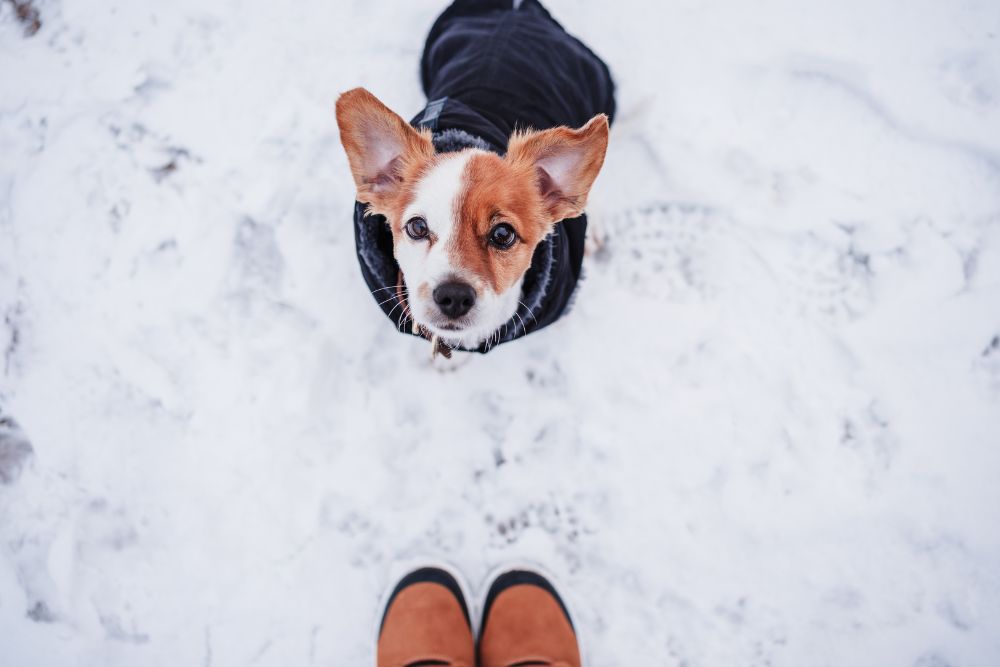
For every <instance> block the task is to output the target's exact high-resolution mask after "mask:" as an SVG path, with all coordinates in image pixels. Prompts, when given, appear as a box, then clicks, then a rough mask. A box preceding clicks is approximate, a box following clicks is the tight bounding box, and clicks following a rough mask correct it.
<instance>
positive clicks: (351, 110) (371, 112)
mask: <svg viewBox="0 0 1000 667" xmlns="http://www.w3.org/2000/svg"><path fill="white" fill-rule="evenodd" d="M337 125H338V126H339V127H340V141H341V143H343V144H344V150H345V151H347V161H348V162H349V163H350V165H351V173H352V174H353V175H354V183H355V185H357V188H358V195H357V198H358V200H359V201H362V202H366V203H368V204H370V205H371V207H372V210H373V211H374V212H377V213H383V214H384V213H385V212H386V210H385V209H386V206H387V205H388V203H389V202H391V201H392V199H393V198H394V197H395V196H396V195H397V194H398V193H399V191H400V188H401V186H402V185H403V184H404V181H405V176H406V173H407V171H408V169H407V168H408V167H409V166H412V165H413V164H415V163H416V162H417V161H419V160H421V159H424V158H430V157H431V156H433V155H434V145H433V144H432V143H431V140H430V137H429V136H428V133H427V132H426V131H423V132H418V131H417V130H415V129H413V127H411V126H410V124H409V123H407V122H406V121H405V120H403V119H402V118H400V117H399V116H398V115H396V114H395V113H393V112H392V111H391V110H390V109H389V108H388V107H386V106H385V105H384V104H382V103H381V102H380V101H379V100H378V98H376V97H375V96H374V95H372V94H371V93H369V92H368V91H367V90H365V89H364V88H355V89H354V90H349V91H347V92H346V93H344V94H343V95H341V96H340V97H339V98H337Z"/></svg>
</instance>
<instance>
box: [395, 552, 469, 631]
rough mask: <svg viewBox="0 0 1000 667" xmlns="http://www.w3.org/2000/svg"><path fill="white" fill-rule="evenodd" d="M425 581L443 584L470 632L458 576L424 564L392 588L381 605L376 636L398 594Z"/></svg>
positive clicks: (466, 607)
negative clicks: (456, 602)
mask: <svg viewBox="0 0 1000 667" xmlns="http://www.w3.org/2000/svg"><path fill="white" fill-rule="evenodd" d="M425 583H429V584H437V585H439V586H444V588H446V589H447V590H448V592H449V593H451V594H452V595H453V596H454V597H455V599H456V600H457V601H458V605H459V607H460V608H461V609H462V616H464V617H465V624H466V625H467V626H468V628H469V631H470V632H472V617H471V615H470V614H469V605H468V603H467V602H466V599H465V592H464V590H463V588H462V585H461V583H459V581H458V578H457V577H456V576H455V575H453V574H452V573H451V572H449V571H447V570H445V569H443V568H441V567H438V566H433V565H425V566H423V567H418V568H416V569H414V570H411V571H410V572H409V573H407V574H406V575H404V576H403V578H402V579H400V580H399V582H398V583H397V584H396V586H395V587H394V588H393V589H392V593H390V594H389V597H388V598H387V599H386V601H385V604H384V605H382V618H381V619H380V620H379V624H378V633H377V635H376V637H377V638H378V637H381V636H382V630H383V629H384V628H385V619H386V617H387V616H388V615H389V609H390V607H392V603H393V602H394V601H395V599H396V598H397V597H398V596H399V594H400V593H402V592H403V591H404V590H406V589H407V588H409V587H410V586H413V585H414V584H425Z"/></svg>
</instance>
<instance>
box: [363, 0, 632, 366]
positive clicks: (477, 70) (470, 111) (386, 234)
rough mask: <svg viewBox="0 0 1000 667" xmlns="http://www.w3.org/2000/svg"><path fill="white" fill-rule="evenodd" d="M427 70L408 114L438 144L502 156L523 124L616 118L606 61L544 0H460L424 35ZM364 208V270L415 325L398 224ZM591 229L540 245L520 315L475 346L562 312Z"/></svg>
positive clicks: (574, 223)
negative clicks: (403, 279)
mask: <svg viewBox="0 0 1000 667" xmlns="http://www.w3.org/2000/svg"><path fill="white" fill-rule="evenodd" d="M515 4H518V5H519V6H517V8H516V9H515V7H514V5H515ZM420 76H421V82H422V84H423V89H424V93H425V94H426V95H427V98H428V99H429V100H431V101H430V102H428V103H427V106H426V107H424V109H423V110H422V111H421V112H420V113H418V114H417V116H416V117H415V118H414V119H413V120H412V121H411V123H412V124H413V125H414V126H417V127H426V128H429V129H430V130H431V132H432V134H433V140H434V147H435V149H436V150H437V152H439V153H445V152H452V151H459V150H462V149H464V148H469V147H475V148H481V149H484V150H490V151H493V152H495V153H499V154H501V155H502V154H503V153H504V152H506V148H507V139H508V137H510V135H511V134H512V133H513V132H514V130H516V129H526V128H532V129H535V130H544V129H547V128H550V127H556V126H559V125H566V126H569V127H580V126H581V125H584V124H585V123H586V122H587V121H589V120H590V119H591V118H593V117H594V116H596V115H597V114H599V113H604V114H607V115H608V119H609V120H611V119H613V118H614V113H615V99H614V84H613V82H612V81H611V74H610V72H609V71H608V67H607V65H605V64H604V62H603V61H602V60H601V59H600V58H598V57H597V56H596V55H594V53H593V52H591V51H590V49H588V48H587V47H586V46H584V45H583V44H582V43H581V42H580V40H578V39H576V38H575V37H572V36H570V35H569V34H568V33H567V32H566V31H565V30H564V29H563V28H562V26H561V25H559V24H558V23H557V22H556V21H555V19H553V18H552V16H551V15H549V13H548V12H547V11H546V10H545V8H544V7H542V6H541V4H539V3H538V2H537V0H524V2H522V3H513V2H512V0H457V1H456V2H455V3H453V4H452V5H451V6H450V7H448V9H446V10H445V11H444V13H442V14H441V16H439V17H438V19H437V21H435V22H434V25H433V27H432V28H431V31H430V34H429V35H428V36H427V43H426V44H425V45H424V54H423V57H422V59H421V63H420ZM364 211H365V204H364V203H362V202H357V203H356V204H355V207H354V235H355V241H356V244H357V250H358V259H359V260H360V263H361V273H362V275H363V276H364V278H365V282H367V283H368V287H369V288H370V289H371V290H372V294H373V296H374V297H375V299H376V301H377V302H380V306H381V308H382V310H383V311H384V312H385V314H386V315H387V316H389V319H390V320H392V322H393V324H394V325H395V326H396V327H397V329H399V330H400V331H402V332H405V333H408V334H412V333H413V328H412V320H409V319H408V318H407V317H406V315H405V311H406V308H402V307H400V306H401V304H400V303H399V302H398V300H397V299H393V298H390V295H391V294H393V293H394V292H393V290H394V287H395V286H396V285H397V284H398V283H399V276H400V271H399V265H398V264H397V263H396V260H395V258H394V256H393V249H392V232H391V230H390V229H389V225H388V223H387V222H386V220H385V218H384V217H383V216H380V215H371V216H368V217H365V215H364ZM586 231H587V217H586V215H581V216H580V217H578V218H573V219H571V220H563V221H561V222H559V223H557V224H556V225H555V226H554V228H553V230H552V232H551V233H550V234H549V235H548V236H546V237H545V239H543V240H542V241H541V242H540V243H539V244H538V247H537V248H536V249H535V254H534V256H533V257H532V260H531V267H530V268H529V269H528V271H527V273H525V276H524V282H523V285H522V293H521V299H520V300H521V305H520V306H519V307H518V310H517V313H516V315H515V316H514V317H513V318H511V320H510V321H509V322H508V323H507V325H506V326H503V327H501V330H502V332H503V333H502V335H501V336H500V339H499V342H497V341H496V340H494V345H493V346H487V345H486V344H483V345H480V346H479V348H477V351H479V352H487V351H488V350H489V349H492V347H495V346H496V344H499V343H506V342H508V341H511V340H514V339H516V338H520V337H521V336H523V335H525V334H527V333H530V332H532V331H535V330H537V329H541V328H542V327H545V326H547V325H549V324H551V323H552V322H555V321H556V320H557V319H559V317H560V316H561V315H562V314H563V313H564V312H565V311H566V309H567V306H568V305H569V302H570V299H571V297H572V296H573V292H574V289H575V288H576V284H577V281H578V280H579V278H580V268H581V263H582V261H583V245H584V238H585V236H586Z"/></svg>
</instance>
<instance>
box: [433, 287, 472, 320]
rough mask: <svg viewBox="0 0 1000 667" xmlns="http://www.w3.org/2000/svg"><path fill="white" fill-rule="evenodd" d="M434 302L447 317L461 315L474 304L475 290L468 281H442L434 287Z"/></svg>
mask: <svg viewBox="0 0 1000 667" xmlns="http://www.w3.org/2000/svg"><path fill="white" fill-rule="evenodd" d="M434 303H436V304H437V305H438V308H440V309H441V312H442V313H444V314H445V315H447V316H448V317H451V318H455V317H461V316H462V315H465V314H466V313H467V312H469V310H471V309H472V306H474V305H475V303H476V290H474V289H472V285H469V284H468V283H462V282H458V281H452V282H450V283H442V284H441V285H438V286H437V287H435V288H434Z"/></svg>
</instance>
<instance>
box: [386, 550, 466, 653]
mask: <svg viewBox="0 0 1000 667" xmlns="http://www.w3.org/2000/svg"><path fill="white" fill-rule="evenodd" d="M376 665H377V667H431V666H432V665H433V666H438V665H440V666H441V667H445V666H447V667H474V665H475V642H474V641H473V639H472V624H471V623H470V622H469V609H468V607H467V606H466V604H465V598H464V597H463V596H462V589H461V587H460V586H459V585H458V582H457V581H455V578H454V577H452V576H451V575H450V574H448V573H447V572H445V571H444V570H440V569H437V568H423V569H420V570H416V571H414V572H411V573H410V574H408V575H406V576H405V577H403V579H402V580H401V581H400V582H399V584H397V585H396V588H395V590H393V592H392V595H391V596H390V597H389V602H388V604H387V605H386V608H385V613H384V614H383V616H382V626H381V628H380V629H379V638H378V648H377V656H376Z"/></svg>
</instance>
